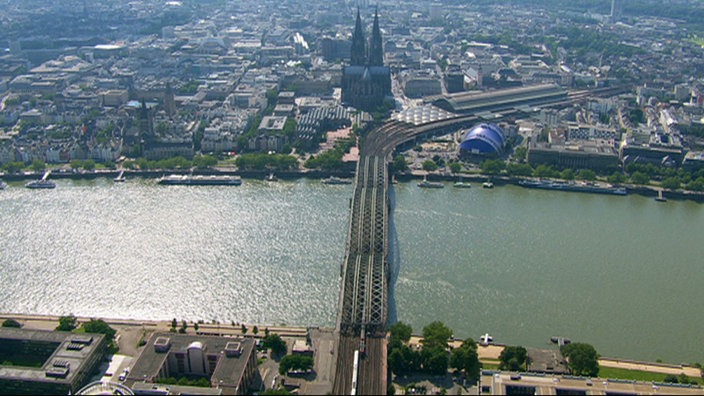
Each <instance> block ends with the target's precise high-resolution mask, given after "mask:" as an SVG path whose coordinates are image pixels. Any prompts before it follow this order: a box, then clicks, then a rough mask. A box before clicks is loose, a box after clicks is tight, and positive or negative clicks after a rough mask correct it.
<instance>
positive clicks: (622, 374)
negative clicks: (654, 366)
mask: <svg viewBox="0 0 704 396" xmlns="http://www.w3.org/2000/svg"><path fill="white" fill-rule="evenodd" d="M666 375H667V374H662V373H651V372H649V371H640V370H626V369H621V368H615V367H604V366H599V378H614V379H625V380H636V381H646V382H653V381H655V382H662V380H663V379H665V376H666ZM689 379H690V380H691V381H696V382H697V383H701V379H699V378H693V377H689Z"/></svg>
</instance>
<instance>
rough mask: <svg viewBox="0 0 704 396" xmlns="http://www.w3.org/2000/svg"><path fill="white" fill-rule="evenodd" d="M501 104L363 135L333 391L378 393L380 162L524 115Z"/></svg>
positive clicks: (384, 193)
mask: <svg viewBox="0 0 704 396" xmlns="http://www.w3.org/2000/svg"><path fill="white" fill-rule="evenodd" d="M623 91H624V88H623V87H613V88H602V89H597V90H581V91H571V92H569V93H568V95H566V96H565V97H562V98H559V100H556V101H553V102H549V103H545V102H544V101H543V102H540V104H539V106H538V107H537V108H542V107H560V106H571V105H572V104H574V103H577V102H580V101H583V100H585V99H588V98H589V97H592V96H596V95H613V94H616V93H620V92H623ZM503 105H504V104H503V103H497V104H496V106H497V109H500V110H501V114H493V115H492V114H487V112H484V113H482V116H479V115H475V114H471V115H457V116H456V117H453V118H448V119H445V120H441V121H434V122H428V123H426V124H422V125H412V124H408V123H402V122H399V121H395V120H391V121H387V122H385V123H383V124H382V125H381V126H379V127H378V128H376V129H374V130H372V131H371V132H370V133H369V134H368V135H367V136H366V138H365V140H364V142H363V145H362V147H361V152H360V159H359V162H358V163H357V172H356V178H355V187H354V195H353V197H352V199H351V203H350V210H351V212H350V221H349V229H348V239H347V251H346V254H345V260H344V262H343V264H342V267H341V278H342V280H341V290H340V300H339V308H338V318H337V331H338V332H339V340H338V344H337V347H336V349H335V352H336V353H337V364H336V370H335V376H334V382H333V389H332V393H333V394H336V395H343V394H364V395H383V394H386V387H387V383H388V378H387V376H388V375H389V372H388V369H387V341H386V330H387V319H388V316H387V315H388V301H389V279H390V274H389V262H388V252H389V195H388V191H389V172H388V166H387V163H388V161H389V159H390V157H391V155H392V154H393V152H394V151H395V150H396V149H397V148H399V147H401V146H404V145H405V144H408V143H410V144H415V143H416V142H417V141H422V140H426V139H428V138H431V137H433V136H439V135H443V134H447V133H450V132H454V131H456V130H457V129H460V128H468V127H471V126H472V125H474V124H476V123H478V122H482V121H491V122H496V121H499V120H500V119H505V118H522V117H525V116H526V115H527V114H526V112H525V111H526V110H519V109H515V108H505V106H503ZM502 106H503V107H502ZM523 108H525V106H523ZM534 109H535V108H534ZM487 116H489V117H490V118H486V117H487Z"/></svg>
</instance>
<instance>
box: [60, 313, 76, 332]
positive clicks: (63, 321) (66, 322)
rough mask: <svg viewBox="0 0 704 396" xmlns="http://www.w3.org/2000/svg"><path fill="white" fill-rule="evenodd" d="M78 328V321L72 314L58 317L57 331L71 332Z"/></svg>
mask: <svg viewBox="0 0 704 396" xmlns="http://www.w3.org/2000/svg"><path fill="white" fill-rule="evenodd" d="M76 327H78V319H77V318H76V317H75V316H73V314H68V315H66V316H61V317H59V325H58V326H57V327H56V330H57V331H72V330H74V329H75V328H76Z"/></svg>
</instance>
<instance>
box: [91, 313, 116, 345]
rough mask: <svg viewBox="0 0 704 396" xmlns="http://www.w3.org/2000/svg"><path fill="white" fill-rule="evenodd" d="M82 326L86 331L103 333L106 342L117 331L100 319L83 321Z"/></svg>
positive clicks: (113, 336) (111, 338)
mask: <svg viewBox="0 0 704 396" xmlns="http://www.w3.org/2000/svg"><path fill="white" fill-rule="evenodd" d="M82 327H83V330H85V331H86V333H94V334H104V335H105V338H106V339H107V340H108V342H110V341H112V340H113V339H114V338H115V334H116V333H117V330H115V329H113V328H112V327H110V325H108V324H107V323H106V322H105V321H104V320H102V319H91V320H89V321H87V322H85V323H83V326H82Z"/></svg>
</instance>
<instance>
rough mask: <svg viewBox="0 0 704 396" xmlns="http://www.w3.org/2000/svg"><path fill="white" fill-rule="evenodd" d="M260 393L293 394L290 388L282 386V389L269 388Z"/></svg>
mask: <svg viewBox="0 0 704 396" xmlns="http://www.w3.org/2000/svg"><path fill="white" fill-rule="evenodd" d="M259 394H260V395H292V394H293V393H291V392H290V391H289V390H288V389H286V388H281V389H267V390H265V391H263V392H259Z"/></svg>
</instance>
